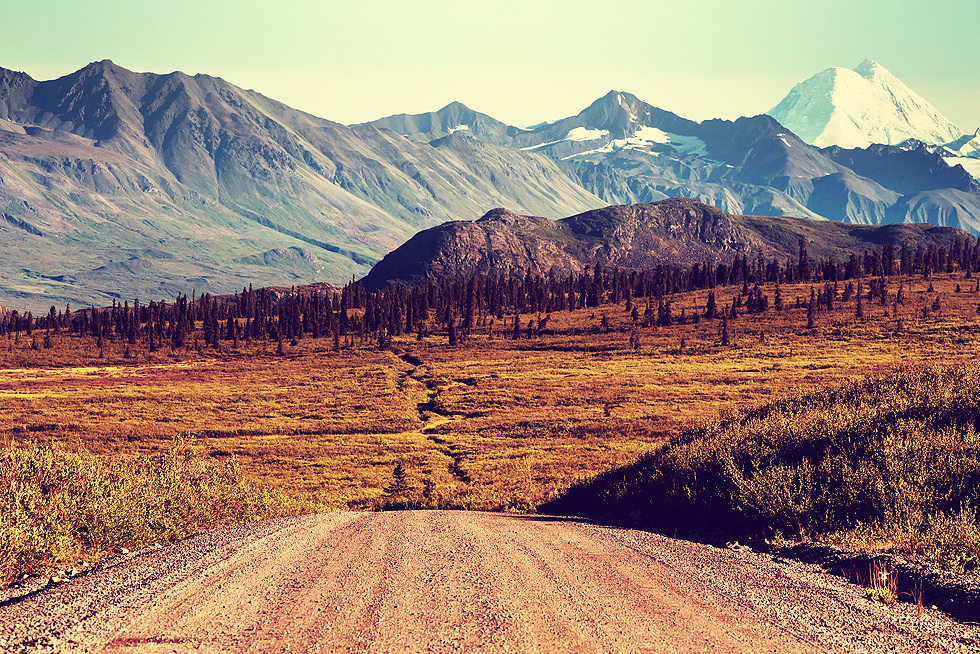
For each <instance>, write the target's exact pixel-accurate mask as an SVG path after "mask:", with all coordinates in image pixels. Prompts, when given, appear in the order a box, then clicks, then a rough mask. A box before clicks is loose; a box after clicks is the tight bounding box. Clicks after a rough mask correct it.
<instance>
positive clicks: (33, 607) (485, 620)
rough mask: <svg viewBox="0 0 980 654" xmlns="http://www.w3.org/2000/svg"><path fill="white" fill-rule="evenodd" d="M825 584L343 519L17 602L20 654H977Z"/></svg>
mask: <svg viewBox="0 0 980 654" xmlns="http://www.w3.org/2000/svg"><path fill="white" fill-rule="evenodd" d="M978 647H980V638H978V634H977V629H976V628H975V627H972V626H969V625H966V626H964V625H961V624H958V623H952V622H951V621H950V620H948V619H947V618H945V616H943V615H942V614H939V613H936V612H927V614H926V615H924V616H916V614H915V611H914V607H909V606H905V607H904V608H903V607H901V606H899V607H883V606H881V605H880V604H876V603H873V602H870V601H869V600H867V599H865V598H864V596H863V592H862V589H860V588H857V587H854V586H851V585H849V584H846V583H845V582H843V581H842V580H840V579H837V578H836V577H831V576H829V575H827V574H826V573H823V572H822V571H821V570H819V569H818V568H815V567H813V566H807V565H804V564H800V563H793V562H789V561H779V560H774V559H773V558H772V557H767V556H765V555H761V554H754V553H751V552H743V551H732V550H728V549H718V548H713V547H710V546H707V545H701V544H696V543H690V542H686V541H680V540H674V539H669V538H664V537H662V536H658V535H655V534H648V533H645V532H638V531H631V530H622V529H612V528H605V527H599V526H594V525H590V524H587V523H582V522H576V521H571V520H566V519H562V518H549V517H542V516H515V515H502V514H491V513H471V512H462V511H459V512H442V511H425V512H416V511H405V512H388V513H335V514H322V515H315V516H304V517H301V518H294V519H288V520H282V521H275V522H267V523H259V524H257V525H248V526H243V527H237V528H232V529H224V530H219V531H215V532H210V533H207V534H202V535H200V536H197V537H194V538H191V539H188V540H186V541H183V542H181V543H178V544H175V545H172V546H168V547H163V548H151V549H148V550H143V551H140V552H136V553H134V554H130V555H127V556H120V557H116V558H114V559H112V560H111V561H108V562H107V563H106V564H105V565H103V566H101V568H100V569H97V570H95V571H93V572H91V573H89V574H85V575H82V576H80V577H76V578H74V579H71V580H69V581H67V582H65V583H63V584H59V585H56V586H48V587H46V588H44V589H41V590H39V591H36V592H34V593H31V594H29V595H26V596H23V597H20V598H14V599H11V600H8V601H6V602H4V603H2V605H0V651H3V652H33V651H92V652H117V653H129V652H167V653H169V652H199V651H203V652H344V651H355V652H456V651H465V652H469V651H473V652H547V653H551V652H825V651H828V652H860V651H900V652H901V651H907V652H916V651H976V649H977V648H978Z"/></svg>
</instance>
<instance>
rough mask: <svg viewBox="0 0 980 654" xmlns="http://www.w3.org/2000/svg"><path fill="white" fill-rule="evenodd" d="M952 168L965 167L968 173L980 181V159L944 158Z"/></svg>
mask: <svg viewBox="0 0 980 654" xmlns="http://www.w3.org/2000/svg"><path fill="white" fill-rule="evenodd" d="M943 161H945V162H946V163H948V164H949V165H950V166H957V165H959V166H963V168H965V169H966V172H968V173H970V174H971V175H973V176H974V177H975V178H976V179H978V180H980V158H976V157H943Z"/></svg>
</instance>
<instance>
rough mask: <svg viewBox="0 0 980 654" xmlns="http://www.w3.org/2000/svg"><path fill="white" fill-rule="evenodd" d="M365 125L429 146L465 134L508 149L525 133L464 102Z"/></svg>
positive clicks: (398, 115) (391, 117)
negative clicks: (437, 141)
mask: <svg viewBox="0 0 980 654" xmlns="http://www.w3.org/2000/svg"><path fill="white" fill-rule="evenodd" d="M365 124H366V125H373V126H374V127H379V128H382V129H390V130H391V131H393V132H398V133H399V134H401V135H403V136H405V137H407V138H409V139H411V140H413V141H418V142H420V143H429V142H430V141H435V140H437V139H441V138H444V137H446V136H449V135H450V134H454V133H456V132H465V133H466V134H468V135H470V136H472V137H473V138H475V139H477V140H480V141H483V142H484V143H492V144H494V145H504V146H507V145H511V144H512V143H513V142H514V137H515V136H516V135H517V134H520V133H521V132H522V131H525V130H521V129H520V128H517V127H511V126H510V125H506V124H504V123H502V122H500V121H499V120H497V119H495V118H491V117H490V116H488V115H486V114H481V113H480V112H478V111H473V110H472V109H470V108H469V107H467V106H466V105H464V104H462V103H460V102H451V103H450V104H448V105H446V106H445V107H443V108H442V109H440V110H439V111H431V112H429V113H424V114H397V115H394V116H388V117H387V118H379V119H378V120H373V121H371V122H369V123H365Z"/></svg>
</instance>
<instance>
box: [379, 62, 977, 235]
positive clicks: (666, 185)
mask: <svg viewBox="0 0 980 654" xmlns="http://www.w3.org/2000/svg"><path fill="white" fill-rule="evenodd" d="M875 70H878V71H879V73H878V74H879V76H880V77H884V76H885V74H884V72H881V71H882V70H883V69H880V67H875ZM893 86H894V85H893ZM462 115H465V116H466V120H467V122H466V123H465V124H464V123H459V124H455V123H454V117H456V116H462ZM371 124H373V125H376V126H379V127H384V128H386V129H400V130H403V131H404V135H405V136H406V137H408V138H412V139H418V140H422V141H424V140H425V139H426V138H429V137H430V136H433V137H438V136H439V135H440V134H442V133H444V132H449V131H452V132H453V133H454V135H458V134H467V135H469V136H471V137H473V138H474V139H477V140H482V141H486V142H496V143H501V142H503V143H505V144H506V145H507V146H508V147H510V148H519V149H520V150H521V151H524V152H531V153H537V154H546V155H548V156H549V157H551V158H552V159H554V160H555V161H558V162H560V164H561V165H562V166H563V168H564V170H565V171H567V172H568V174H569V175H570V176H572V177H574V178H575V179H576V180H578V182H579V184H581V186H582V187H583V188H585V189H586V190H588V191H589V192H591V193H593V194H594V195H596V196H598V197H599V198H601V199H602V200H603V201H604V202H606V203H608V204H629V203H638V202H655V201H657V200H662V199H664V198H667V197H693V198H697V199H699V200H702V201H704V202H706V203H708V204H712V205H715V206H717V207H719V208H720V209H722V210H723V211H726V212H728V213H730V214H753V215H765V216H783V215H788V216H799V217H806V218H816V219H820V218H825V219H831V220H839V221H843V222H849V223H854V224H867V225H877V224H886V223H904V222H930V223H933V224H936V225H948V226H953V227H959V228H962V229H966V230H968V231H971V232H973V233H974V234H980V184H978V182H977V180H976V179H975V178H974V177H973V175H971V174H970V173H969V172H968V171H967V170H966V169H965V168H963V166H958V165H952V166H951V165H950V164H949V162H948V161H947V157H949V156H951V154H952V153H951V151H949V150H948V149H947V148H945V147H943V146H935V145H933V144H929V143H924V142H921V141H918V142H913V141H911V140H910V139H908V138H906V139H905V140H904V141H903V142H902V143H901V144H899V145H886V146H882V145H873V146H869V147H867V148H842V147H840V146H831V147H828V148H819V147H816V146H813V145H811V144H809V143H807V142H806V141H804V140H803V139H802V138H800V137H799V136H797V135H796V134H794V133H793V132H792V131H790V130H789V129H787V128H786V127H785V126H783V125H782V124H780V123H779V122H778V121H777V120H776V119H774V118H773V117H771V116H769V115H765V114H763V115H759V116H754V117H743V118H739V119H738V120H735V121H727V120H707V121H703V122H700V123H697V122H694V121H691V120H688V119H685V118H682V117H680V116H677V115H676V114H673V113H671V112H669V111H665V110H663V109H659V108H657V107H654V106H652V105H650V104H648V103H646V102H644V101H643V100H640V99H639V98H637V97H636V96H634V95H632V94H629V93H624V92H618V91H611V92H609V93H608V94H606V95H605V96H604V97H602V98H600V99H598V100H596V101H595V102H594V103H593V104H592V105H590V106H589V107H587V108H586V109H584V110H583V111H581V112H580V113H579V114H577V115H575V116H571V117H569V118H565V119H563V120H559V121H556V122H554V123H549V124H546V125H541V126H539V127H537V128H535V129H532V130H520V129H517V128H506V126H503V125H502V124H500V123H499V122H498V121H494V120H493V119H492V118H490V117H489V116H484V115H481V114H477V113H475V112H470V111H469V110H465V109H464V108H462V107H461V106H460V105H458V103H457V104H453V105H450V106H449V107H446V108H445V109H443V110H440V111H437V112H435V113H433V114H422V115H415V116H406V115H402V116H392V117H389V118H384V119H381V120H379V121H375V122H374V123H371ZM430 126H431V127H435V126H438V128H439V129H437V130H434V131H430V130H429V128H430ZM968 142H969V141H965V142H964V144H963V145H964V146H965V147H969V146H967V145H966V144H967V143H968ZM964 152H965V151H964ZM964 159H965V158H964ZM856 161H861V162H862V165H861V166H860V168H859V169H855V168H853V167H852V166H851V164H850V163H848V162H856ZM969 161H971V162H977V163H980V159H969Z"/></svg>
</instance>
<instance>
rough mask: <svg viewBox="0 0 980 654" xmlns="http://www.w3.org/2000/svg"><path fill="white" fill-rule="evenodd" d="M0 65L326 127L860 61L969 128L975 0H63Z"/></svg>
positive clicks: (979, 111) (534, 114) (563, 111)
mask: <svg viewBox="0 0 980 654" xmlns="http://www.w3.org/2000/svg"><path fill="white" fill-rule="evenodd" d="M5 4H6V5H7V6H6V7H5V8H4V9H3V11H2V12H0V67H4V68H11V69H14V70H21V71H24V72H27V73H28V74H30V75H31V76H33V77H35V78H36V79H53V78H56V77H60V76H62V75H66V74H68V73H71V72H73V71H75V70H77V69H79V68H81V67H82V66H84V65H86V64H87V63H89V62H92V61H97V60H101V59H112V60H113V61H114V62H116V63H117V64H119V65H121V66H123V67H125V68H129V69H131V70H136V71H140V72H155V73H169V72H172V71H174V70H182V71H184V72H186V73H190V74H194V73H198V72H203V73H207V74H210V75H215V76H218V77H222V78H224V79H226V80H228V81H229V82H231V83H233V84H236V85H238V86H241V87H244V88H251V89H254V90H256V91H259V92H260V93H263V94H264V95H267V96H269V97H272V98H275V99H276V100H280V101H282V102H285V103H286V104H288V105H290V106H293V107H296V108H298V109H302V110H305V111H308V112H310V113H313V114H316V115H318V116H321V117H324V118H329V119H331V120H335V121H338V122H342V123H355V122H364V121H368V120H373V119H375V118H380V117H382V116H387V115H390V114H393V113H401V112H408V113H419V112H423V111H434V110H436V109H439V108H441V107H442V106H444V105H446V104H448V103H449V102H451V101H453V100H459V101H461V102H463V103H464V104H466V105H468V106H469V107H471V108H472V109H476V110H477V111H482V112H484V113H487V114H490V115H491V116H494V117H495V118H498V119H500V120H503V121H504V122H507V123H510V124H517V125H525V126H526V125H531V124H534V123H538V122H541V121H544V120H553V119H556V118H562V117H565V116H569V115H573V114H575V113H578V112H579V111H580V110H582V109H583V108H585V107H586V106H587V105H588V104H590V103H591V102H592V101H593V100H595V99H597V98H598V97H600V96H601V95H604V94H605V93H606V92H607V91H609V90H610V89H616V90H619V91H630V92H632V93H634V94H635V95H637V96H639V97H640V98H641V99H643V100H646V101H647V102H649V103H651V104H653V105H655V106H657V107H660V108H662V109H667V110H669V111H673V112H675V113H677V114H680V115H681V116H684V117H686V118H691V119H694V120H703V119H706V118H715V117H720V118H730V119H731V118H736V117H738V116H740V115H753V114H757V113H761V112H764V111H767V110H768V109H770V108H771V107H773V106H774V105H775V104H776V103H777V102H779V100H780V99H782V97H783V96H784V95H785V94H786V93H787V92H788V91H789V90H790V88H792V86H793V85H794V84H795V83H797V82H799V81H802V80H804V79H806V78H807V77H809V76H810V75H812V74H814V73H816V72H818V71H821V70H823V69H825V68H829V67H831V66H844V67H847V68H853V67H855V66H857V65H858V64H859V63H860V62H861V61H862V60H863V59H864V58H866V57H870V58H872V59H876V60H877V61H878V62H879V63H881V64H882V65H883V66H885V67H886V68H888V69H889V70H890V71H891V72H892V73H894V74H895V75H897V76H898V77H899V78H900V79H901V80H902V81H904V82H905V83H906V84H908V85H909V86H910V87H911V88H912V89H913V90H914V91H916V92H918V93H919V94H921V95H923V96H924V97H925V98H926V99H927V100H929V101H930V102H932V103H933V104H934V105H935V106H936V107H937V108H938V109H939V110H940V111H941V112H942V113H943V114H945V115H946V117H947V118H949V119H950V120H951V121H953V122H954V123H955V124H957V125H958V126H959V127H960V128H961V129H963V130H964V131H970V132H972V131H973V130H975V129H976V128H977V127H978V126H980V47H978V45H977V31H976V30H977V25H978V24H980V1H978V0H937V1H934V2H931V3H924V2H920V1H914V2H912V1H905V0H888V1H879V0H824V1H823V2H819V3H794V2H785V1H781V2H774V1H768V0H742V1H735V0H675V1H673V2H658V1H652V0H645V1H633V0H620V1H617V0H608V2H606V3H604V4H602V3H598V2H594V1H593V2H579V1H577V0H561V1H551V0H546V1H535V0H522V1H512V0H489V1H488V2H466V1H465V0H462V1H457V2H446V1H443V0H436V1H432V2H407V1H405V0H399V1H388V0H346V1H345V2H336V1H334V0H278V1H276V2H269V1H262V2H260V1H257V0H238V1H237V2H215V1H214V0H165V1H162V2H149V1H147V0H136V1H135V2H134V1H133V0H126V1H118V0H86V1H84V2H79V1H78V0H73V1H71V2H68V1H60V0H59V1H56V2H45V1H44V0H37V1H35V2H17V3H5Z"/></svg>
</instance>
